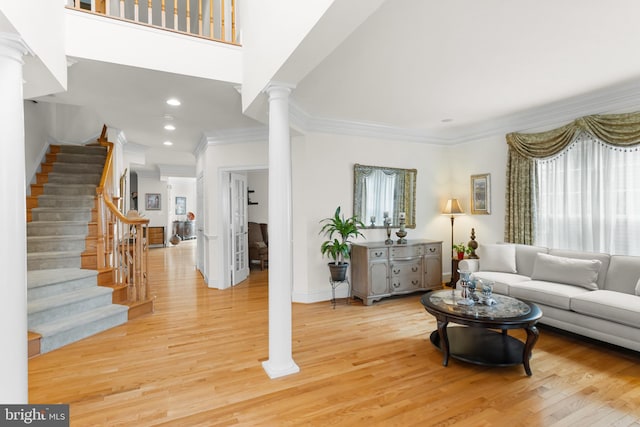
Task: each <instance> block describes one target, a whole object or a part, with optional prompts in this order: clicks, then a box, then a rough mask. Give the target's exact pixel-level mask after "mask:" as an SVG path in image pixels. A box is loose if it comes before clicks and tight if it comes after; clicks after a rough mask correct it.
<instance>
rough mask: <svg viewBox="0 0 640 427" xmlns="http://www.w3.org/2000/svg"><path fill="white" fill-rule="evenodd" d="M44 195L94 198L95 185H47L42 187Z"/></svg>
mask: <svg viewBox="0 0 640 427" xmlns="http://www.w3.org/2000/svg"><path fill="white" fill-rule="evenodd" d="M42 188H43V191H44V194H47V195H51V196H94V195H95V193H96V186H95V185H94V184H58V183H55V182H54V183H47V184H44V185H43V186H42Z"/></svg>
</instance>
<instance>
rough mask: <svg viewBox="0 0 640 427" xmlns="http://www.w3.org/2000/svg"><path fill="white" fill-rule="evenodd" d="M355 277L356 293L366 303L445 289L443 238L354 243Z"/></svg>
mask: <svg viewBox="0 0 640 427" xmlns="http://www.w3.org/2000/svg"><path fill="white" fill-rule="evenodd" d="M351 281H352V293H353V296H355V297H358V298H360V299H361V300H362V301H363V302H364V303H365V305H371V303H373V302H375V301H378V300H380V299H382V298H385V297H389V296H392V295H398V294H408V293H411V292H417V291H425V290H432V289H442V242H441V241H435V240H409V242H408V243H407V244H404V245H398V244H395V243H394V244H393V245H385V244H384V242H368V243H360V244H353V245H352V246H351Z"/></svg>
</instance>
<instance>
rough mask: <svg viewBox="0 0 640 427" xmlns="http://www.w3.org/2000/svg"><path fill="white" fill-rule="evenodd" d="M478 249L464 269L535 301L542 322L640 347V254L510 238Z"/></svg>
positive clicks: (502, 290) (461, 266) (463, 263)
mask: <svg viewBox="0 0 640 427" xmlns="http://www.w3.org/2000/svg"><path fill="white" fill-rule="evenodd" d="M477 252H478V256H479V257H480V259H465V260H463V261H461V262H460V263H459V269H460V270H461V271H472V272H473V277H474V278H476V279H481V280H482V279H486V280H491V281H493V282H494V283H495V284H494V292H496V293H499V294H503V295H510V296H512V297H515V298H518V299H522V300H527V301H531V302H534V303H536V304H537V305H538V306H539V307H540V308H541V309H542V312H543V316H542V319H541V320H540V323H543V324H547V325H550V326H553V327H556V328H559V329H563V330H567V331H570V332H573V333H576V334H580V335H584V336H587V337H590V338H594V339H597V340H600V341H605V342H608V343H611V344H615V345H618V346H621V347H626V348H629V349H631V350H634V351H640V280H639V279H640V257H634V256H622V255H607V254H601V253H589V252H578V251H567V250H556V249H547V248H544V247H539V246H527V245H518V244H506V243H505V244H495V245H482V246H480V247H479V248H478V251H477Z"/></svg>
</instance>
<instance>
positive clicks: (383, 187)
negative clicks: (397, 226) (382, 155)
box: [362, 171, 399, 224]
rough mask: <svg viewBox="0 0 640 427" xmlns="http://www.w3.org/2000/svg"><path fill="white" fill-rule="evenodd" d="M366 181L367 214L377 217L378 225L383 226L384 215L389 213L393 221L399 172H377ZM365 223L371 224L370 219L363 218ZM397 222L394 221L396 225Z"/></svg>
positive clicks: (365, 201)
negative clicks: (370, 213)
mask: <svg viewBox="0 0 640 427" xmlns="http://www.w3.org/2000/svg"><path fill="white" fill-rule="evenodd" d="M377 172H378V173H372V174H370V175H368V176H367V177H366V178H365V179H364V187H365V190H366V191H364V194H366V195H367V197H366V199H365V200H364V203H365V205H366V210H365V212H372V213H373V215H374V216H375V217H376V223H377V224H382V218H383V217H384V213H385V212H387V213H388V214H389V216H390V217H391V219H392V220H393V214H394V212H393V207H394V202H395V200H396V194H397V191H396V187H397V185H398V182H399V180H398V174H397V172H386V171H377ZM362 221H363V222H365V223H369V218H363V219H362ZM395 222H397V221H394V223H395Z"/></svg>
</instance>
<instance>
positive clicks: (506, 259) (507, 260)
mask: <svg viewBox="0 0 640 427" xmlns="http://www.w3.org/2000/svg"><path fill="white" fill-rule="evenodd" d="M478 256H479V257H480V270H481V271H501V272H503V273H517V271H516V247H515V246H514V245H510V244H496V245H482V246H480V247H479V248H478Z"/></svg>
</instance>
